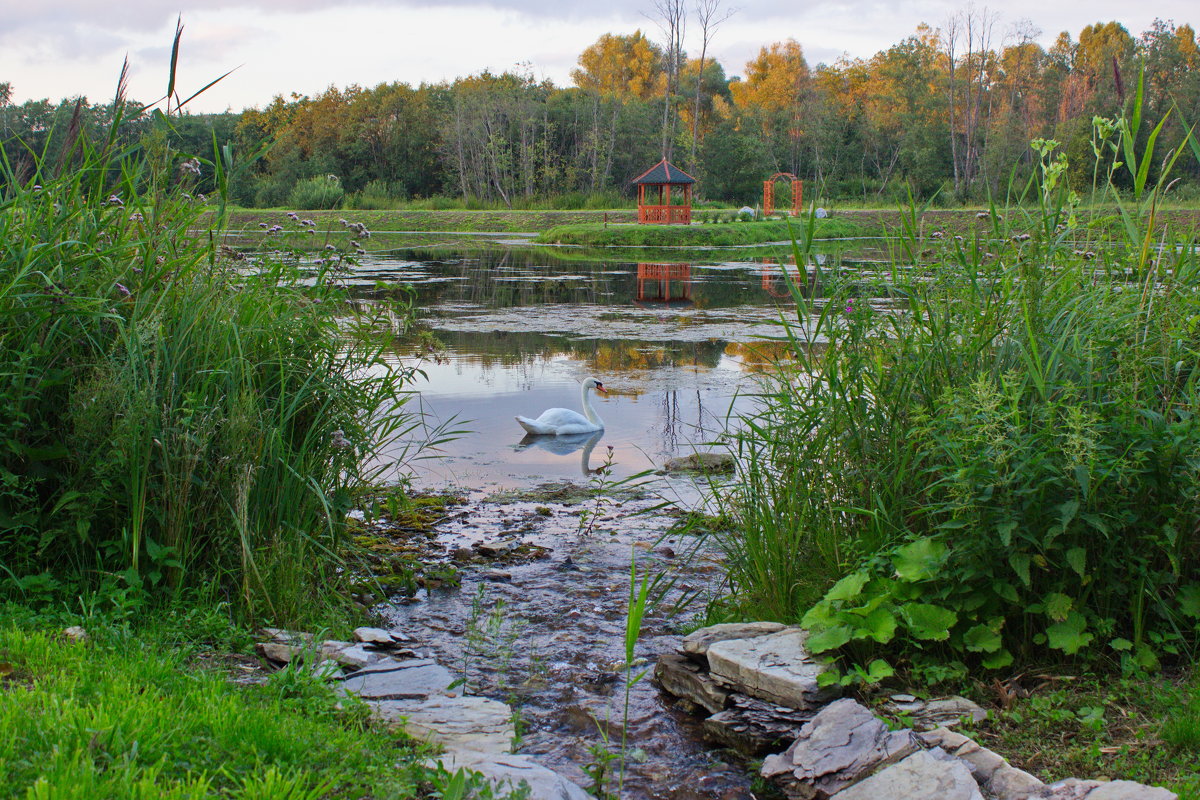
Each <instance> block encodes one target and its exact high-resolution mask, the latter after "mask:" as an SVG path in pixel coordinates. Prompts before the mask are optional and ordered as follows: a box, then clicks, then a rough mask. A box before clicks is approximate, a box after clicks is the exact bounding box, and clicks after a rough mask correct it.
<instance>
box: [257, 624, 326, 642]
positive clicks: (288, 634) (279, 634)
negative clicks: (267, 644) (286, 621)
mask: <svg viewBox="0 0 1200 800" xmlns="http://www.w3.org/2000/svg"><path fill="white" fill-rule="evenodd" d="M261 633H262V635H263V636H265V637H267V638H268V639H270V640H271V641H273V642H279V643H280V644H295V645H301V644H311V643H312V640H313V636H312V634H311V633H304V632H303V631H289V630H285V629H283V628H263V629H262V631H261Z"/></svg>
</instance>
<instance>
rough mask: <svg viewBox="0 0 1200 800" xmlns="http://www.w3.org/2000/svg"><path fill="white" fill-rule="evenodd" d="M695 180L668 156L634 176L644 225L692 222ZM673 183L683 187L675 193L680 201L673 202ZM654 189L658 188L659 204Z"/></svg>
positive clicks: (640, 217)
mask: <svg viewBox="0 0 1200 800" xmlns="http://www.w3.org/2000/svg"><path fill="white" fill-rule="evenodd" d="M695 182H696V179H695V178H693V177H692V176H691V175H688V174H687V173H686V172H684V171H683V170H681V169H680V168H679V167H677V166H675V165H674V164H672V163H671V162H669V161H667V160H666V159H665V158H664V159H663V160H662V161H660V162H658V163H657V164H655V165H654V166H653V167H651V168H650V169H648V170H646V171H645V172H643V173H642V174H641V175H639V176H637V177H636V178H634V179H633V184H634V185H635V186H637V188H638V222H639V223H641V224H643V225H645V224H655V225H690V224H691V222H692V184H693V183H695ZM672 186H678V187H681V191H679V192H678V193H676V195H675V197H676V199H678V200H682V202H681V203H672V202H671V187H672ZM647 189H649V191H647ZM655 189H658V196H657V200H658V203H657V204H653V205H652V204H651V202H652V201H653V200H654V199H655V196H654V190H655ZM647 196H649V197H647Z"/></svg>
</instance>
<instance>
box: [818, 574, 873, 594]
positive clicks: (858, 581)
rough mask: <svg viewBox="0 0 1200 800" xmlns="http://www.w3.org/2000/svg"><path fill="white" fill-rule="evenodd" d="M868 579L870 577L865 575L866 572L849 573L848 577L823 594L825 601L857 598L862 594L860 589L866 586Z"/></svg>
mask: <svg viewBox="0 0 1200 800" xmlns="http://www.w3.org/2000/svg"><path fill="white" fill-rule="evenodd" d="M870 579H871V576H870V575H868V574H867V571H866V570H859V571H858V572H851V573H850V574H849V575H847V576H846V577H844V578H842V579H841V580H840V581H838V582H837V583H835V584H834V585H833V586H831V587H830V589H829V591H828V592H826V593H825V599H826V600H849V599H851V598H854V597H857V596H858V595H859V594H860V593H861V592H862V588H863V587H864V586H866V585H867V581H869V580H870Z"/></svg>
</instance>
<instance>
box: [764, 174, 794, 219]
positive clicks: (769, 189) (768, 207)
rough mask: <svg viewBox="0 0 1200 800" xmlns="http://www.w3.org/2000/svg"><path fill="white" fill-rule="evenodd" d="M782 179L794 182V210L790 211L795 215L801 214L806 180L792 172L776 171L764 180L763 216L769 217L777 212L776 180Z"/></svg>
mask: <svg viewBox="0 0 1200 800" xmlns="http://www.w3.org/2000/svg"><path fill="white" fill-rule="evenodd" d="M780 179H786V180H790V181H791V182H792V210H791V211H789V212H788V213H789V214H791V215H792V216H793V217H795V216H799V214H800V206H801V205H803V202H804V181H802V180H800V179H799V178H797V177H796V176H795V175H793V174H792V173H790V172H776V173H775V174H774V175H772V176H771V177H770V178H768V179H767V180H765V181H763V216H764V217H769V216H771V214H773V213H774V212H775V181H777V180H780Z"/></svg>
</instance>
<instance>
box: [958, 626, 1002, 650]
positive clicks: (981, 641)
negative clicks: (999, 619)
mask: <svg viewBox="0 0 1200 800" xmlns="http://www.w3.org/2000/svg"><path fill="white" fill-rule="evenodd" d="M1002 644H1003V641H1002V640H1001V639H1000V634H999V633H998V632H997V631H994V630H992V628H990V627H989V626H987V625H976V626H974V627H972V628H971V629H969V630H968V631H967V632H966V633H964V634H963V645H964V646H965V647H966V648H967V649H968V650H970V651H971V652H972V653H993V652H995V651H997V650H999V649H1000V646H1001V645H1002Z"/></svg>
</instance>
